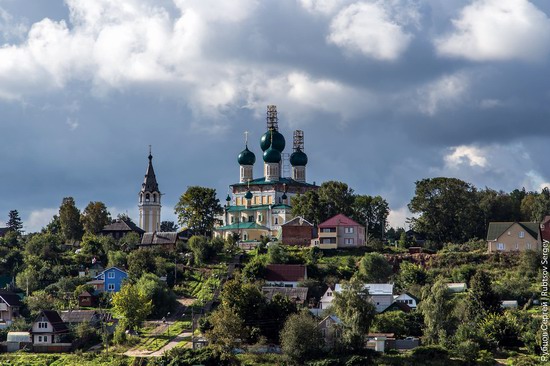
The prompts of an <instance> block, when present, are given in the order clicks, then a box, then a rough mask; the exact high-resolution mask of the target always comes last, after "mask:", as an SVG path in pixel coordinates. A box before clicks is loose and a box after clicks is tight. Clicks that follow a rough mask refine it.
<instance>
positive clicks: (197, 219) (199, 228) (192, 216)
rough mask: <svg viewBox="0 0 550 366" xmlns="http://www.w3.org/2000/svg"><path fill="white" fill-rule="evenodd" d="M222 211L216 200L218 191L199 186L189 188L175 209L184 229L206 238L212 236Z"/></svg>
mask: <svg viewBox="0 0 550 366" xmlns="http://www.w3.org/2000/svg"><path fill="white" fill-rule="evenodd" d="M222 211H223V210H222V206H221V205H220V201H219V200H218V199H217V198H216V190H215V189H213V188H206V187H199V186H192V187H189V188H187V191H186V192H185V193H184V194H182V195H181V197H180V200H179V202H178V203H177V204H176V207H175V213H176V215H178V222H179V224H180V225H181V226H182V227H185V228H188V229H191V230H192V231H193V232H194V233H197V234H200V235H205V236H210V234H211V232H212V230H213V229H214V223H215V221H216V216H217V215H219V214H221V213H222Z"/></svg>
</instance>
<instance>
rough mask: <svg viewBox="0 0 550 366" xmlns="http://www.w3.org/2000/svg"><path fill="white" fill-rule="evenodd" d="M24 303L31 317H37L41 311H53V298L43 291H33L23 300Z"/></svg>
mask: <svg viewBox="0 0 550 366" xmlns="http://www.w3.org/2000/svg"><path fill="white" fill-rule="evenodd" d="M25 303H26V305H27V308H28V309H29V311H30V313H31V316H33V317H35V316H37V315H38V314H39V313H40V312H41V311H42V310H53V309H55V298H54V297H53V296H52V295H50V294H48V293H46V292H45V291H34V292H33V293H32V295H30V296H27V297H26V298H25Z"/></svg>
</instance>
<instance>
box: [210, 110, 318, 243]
mask: <svg viewBox="0 0 550 366" xmlns="http://www.w3.org/2000/svg"><path fill="white" fill-rule="evenodd" d="M266 120H267V131H266V132H265V133H264V134H263V135H262V137H261V139H260V148H261V150H262V152H263V153H262V159H263V177H259V178H254V175H253V174H254V164H255V163H256V155H255V154H254V153H253V152H252V151H251V150H250V149H249V148H248V139H247V140H246V142H245V148H244V150H243V151H241V153H240V154H239V155H238V157H237V162H238V163H239V170H240V174H239V175H240V179H239V182H238V183H235V184H232V185H231V186H230V189H231V194H230V195H229V194H228V195H227V198H226V202H227V203H226V205H225V207H224V213H223V215H222V217H221V219H222V220H221V221H222V222H223V224H222V225H221V226H218V227H216V228H215V231H214V235H215V236H219V237H223V238H227V237H228V236H232V235H234V236H237V237H238V238H239V240H240V241H245V242H246V241H257V240H260V239H261V238H262V237H268V238H279V239H280V235H281V225H283V224H284V223H286V222H287V221H290V220H292V219H293V215H292V207H291V206H290V203H291V198H292V197H293V196H295V195H297V194H304V193H306V192H307V191H310V190H316V189H318V188H319V187H318V186H317V185H315V184H310V183H307V182H306V165H307V163H308V157H307V155H306V153H305V152H304V134H303V131H300V130H296V131H294V134H293V148H292V154H290V156H289V159H288V160H289V162H290V165H291V171H290V173H291V176H290V177H283V174H284V173H283V171H284V167H285V163H286V161H285V160H286V159H285V157H286V156H288V154H285V153H284V150H285V147H286V140H285V137H284V136H283V135H282V134H281V133H280V132H279V127H278V117H277V107H276V106H274V105H269V106H267V118H266Z"/></svg>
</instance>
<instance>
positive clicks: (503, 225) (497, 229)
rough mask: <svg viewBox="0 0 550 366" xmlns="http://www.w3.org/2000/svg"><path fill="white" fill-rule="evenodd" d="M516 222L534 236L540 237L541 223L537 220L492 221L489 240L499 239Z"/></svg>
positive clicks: (488, 234)
mask: <svg viewBox="0 0 550 366" xmlns="http://www.w3.org/2000/svg"><path fill="white" fill-rule="evenodd" d="M514 224H518V225H519V226H521V227H522V228H523V229H524V230H525V231H526V232H527V233H529V235H531V236H532V237H533V238H535V239H538V238H539V232H540V228H539V224H538V223H536V222H491V223H489V228H488V229H487V240H497V239H498V238H499V237H500V236H501V235H502V234H504V233H505V232H506V230H508V229H509V228H511V227H512V226H513V225H514Z"/></svg>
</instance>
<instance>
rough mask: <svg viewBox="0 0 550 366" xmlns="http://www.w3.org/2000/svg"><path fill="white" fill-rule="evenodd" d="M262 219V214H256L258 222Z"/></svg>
mask: <svg viewBox="0 0 550 366" xmlns="http://www.w3.org/2000/svg"><path fill="white" fill-rule="evenodd" d="M262 220H263V216H262V214H259V215H258V222H262Z"/></svg>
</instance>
